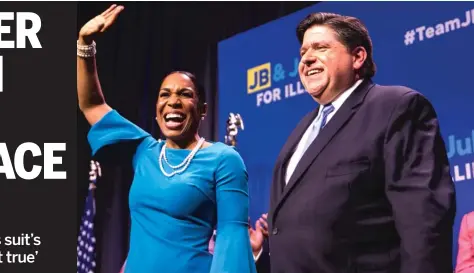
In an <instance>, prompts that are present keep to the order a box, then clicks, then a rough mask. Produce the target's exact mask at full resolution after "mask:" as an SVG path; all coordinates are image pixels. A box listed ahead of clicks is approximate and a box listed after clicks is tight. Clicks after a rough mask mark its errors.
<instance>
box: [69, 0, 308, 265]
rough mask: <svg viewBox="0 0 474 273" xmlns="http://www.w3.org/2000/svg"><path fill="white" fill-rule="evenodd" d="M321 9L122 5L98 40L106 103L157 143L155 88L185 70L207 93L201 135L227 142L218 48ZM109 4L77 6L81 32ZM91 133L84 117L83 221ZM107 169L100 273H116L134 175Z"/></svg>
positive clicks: (100, 200) (100, 214) (102, 183)
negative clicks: (220, 111) (220, 110)
mask: <svg viewBox="0 0 474 273" xmlns="http://www.w3.org/2000/svg"><path fill="white" fill-rule="evenodd" d="M316 3H317V2H144V3H136V2H120V3H118V4H121V5H124V6H125V10H124V11H123V12H122V13H121V14H120V16H119V18H118V20H117V21H116V23H115V24H114V25H113V26H112V27H111V28H110V29H109V30H108V31H107V32H106V33H104V34H103V35H101V36H100V37H99V38H98V39H97V40H96V42H97V50H98V52H97V64H98V69H99V77H100V80H101V83H102V88H103V91H104V94H105V97H106V100H107V102H108V103H109V104H110V105H111V106H112V107H114V108H115V109H117V110H118V111H119V112H120V113H121V114H122V115H124V116H125V117H126V118H128V119H129V120H131V121H132V122H134V123H135V124H137V125H138V126H140V127H142V128H143V129H145V130H146V131H148V132H150V133H152V134H154V135H155V136H156V137H160V133H159V130H158V126H157V125H156V123H155V107H154V105H155V100H156V95H157V89H158V87H159V86H160V82H161V80H162V79H163V78H164V76H165V75H166V74H168V73H169V72H171V71H173V70H188V71H190V72H193V73H194V74H195V75H196V76H197V77H198V79H200V81H201V82H202V84H203V85H204V86H205V88H206V94H207V95H206V97H207V102H208V104H209V114H208V116H207V118H206V120H205V121H204V123H203V124H202V127H201V135H202V136H204V137H205V138H207V139H210V140H213V141H223V140H221V139H216V131H217V124H216V114H217V107H218V105H217V98H218V90H217V43H218V42H219V41H220V40H223V39H226V38H229V37H231V36H233V35H235V34H238V33H240V32H243V31H246V30H249V29H251V28H253V27H257V26H259V25H261V24H264V23H267V22H269V21H271V20H275V19H277V18H279V17H282V16H285V15H287V14H289V13H292V12H295V11H297V10H299V9H302V8H304V7H307V6H309V5H313V4H316ZM111 4H112V3H111V2H109V3H97V2H93V3H89V2H79V4H78V16H77V20H78V26H77V27H78V29H77V32H78V31H79V29H80V27H81V26H82V25H84V24H85V23H86V22H87V21H88V20H90V19H92V18H93V17H94V16H96V15H98V14H100V13H101V12H102V11H104V10H105V9H107V8H108V7H109V6H110V5H111ZM302 19H303V18H302ZM295 27H296V26H295ZM295 39H296V34H295ZM221 125H222V124H221ZM88 129H89V125H88V124H87V123H86V121H85V119H84V118H83V116H82V115H81V114H80V113H79V114H78V139H79V149H78V151H79V191H78V192H79V198H78V202H79V204H78V220H79V219H80V217H81V214H82V209H83V205H84V200H85V195H86V193H87V185H88V171H89V160H90V159H91V158H90V149H89V146H88V144H87V139H86V135H87V131H88ZM102 170H103V176H102V178H101V179H99V181H98V188H97V192H96V200H97V216H96V232H97V237H98V238H97V239H98V240H97V241H98V245H97V248H98V250H99V253H98V255H99V256H98V266H99V270H98V271H96V272H100V273H117V272H118V271H119V269H120V266H121V264H122V261H123V260H124V259H125V256H126V251H127V249H128V242H127V239H128V213H129V212H128V189H129V186H130V182H131V179H132V174H131V168H130V166H128V165H122V166H120V165H118V166H107V165H104V164H102ZM81 181H82V182H83V183H81Z"/></svg>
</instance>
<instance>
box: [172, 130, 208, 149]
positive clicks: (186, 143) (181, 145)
mask: <svg viewBox="0 0 474 273" xmlns="http://www.w3.org/2000/svg"><path fill="white" fill-rule="evenodd" d="M199 139H200V136H199V135H198V134H195V135H194V136H193V137H192V138H187V139H186V138H185V139H180V140H171V139H166V147H168V148H172V149H188V150H192V149H193V148H194V147H195V146H196V144H197V143H198V141H199Z"/></svg>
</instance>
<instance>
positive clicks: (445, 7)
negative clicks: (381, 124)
mask: <svg viewBox="0 0 474 273" xmlns="http://www.w3.org/2000/svg"><path fill="white" fill-rule="evenodd" d="M319 11H325V12H335V13H340V14H344V15H350V16H355V17H358V18H360V19H361V20H362V21H363V22H364V23H365V24H366V26H367V28H368V30H369V34H370V36H371V38H372V41H373V45H374V59H375V62H376V65H377V74H376V76H375V77H374V78H373V80H374V82H375V83H378V84H381V85H404V86H408V87H410V88H412V89H415V90H417V91H419V92H421V93H422V94H424V95H425V96H426V97H427V98H428V99H429V100H430V101H431V102H432V104H433V106H434V107H435V109H436V111H437V114H438V116H439V121H440V125H441V131H442V135H443V138H444V140H445V142H446V148H447V151H448V156H449V160H450V163H451V173H452V177H453V181H454V182H455V184H456V191H457V217H456V221H455V226H454V230H455V234H454V238H453V239H454V251H453V257H455V256H456V254H457V240H458V231H459V224H460V220H461V218H462V216H463V215H464V214H466V213H468V212H470V211H474V201H473V200H474V197H473V196H474V122H473V120H474V107H473V102H474V77H473V71H474V69H473V65H474V50H472V49H473V45H474V4H473V3H472V2H322V3H318V4H315V5H313V6H311V7H308V8H306V9H303V10H300V11H298V12H296V13H293V14H291V15H288V16H286V17H283V18H280V19H278V20H275V21H272V22H270V23H267V24H265V25H262V26H259V27H257V28H254V29H251V30H249V31H247V32H244V33H241V34H238V35H236V36H234V37H231V38H229V39H227V40H224V41H221V42H220V43H219V47H218V54H219V55H218V74H219V78H218V80H219V83H218V88H219V137H220V138H221V139H223V138H224V136H225V134H226V126H225V125H226V120H227V119H228V117H229V114H230V113H234V114H235V113H238V114H240V116H241V117H242V120H243V122H244V130H243V131H241V132H239V134H238V145H237V149H238V151H239V153H240V154H241V155H242V157H243V159H244V160H245V163H246V165H247V168H248V171H249V177H250V181H249V190H250V198H251V203H250V205H251V218H252V219H256V218H257V217H259V215H260V214H261V213H265V212H267V210H268V205H269V191H270V184H271V179H272V170H273V167H274V164H275V161H276V158H277V156H278V154H279V152H280V149H281V148H282V146H283V145H284V143H285V141H286V139H287V137H288V136H289V135H290V133H291V131H292V130H293V129H294V128H295V127H296V125H297V123H298V122H299V121H300V120H301V118H302V117H303V116H304V115H305V114H307V113H308V112H310V111H312V110H313V109H315V108H316V107H317V104H316V103H315V101H314V100H313V99H312V98H311V97H310V96H309V95H308V94H306V91H305V90H304V87H303V85H302V84H301V81H300V79H299V75H298V73H297V65H298V62H299V59H300V58H299V47H300V45H299V42H298V40H297V38H296V26H297V24H298V23H299V22H300V21H301V20H302V19H303V18H304V17H306V16H307V15H308V14H309V13H312V12H319Z"/></svg>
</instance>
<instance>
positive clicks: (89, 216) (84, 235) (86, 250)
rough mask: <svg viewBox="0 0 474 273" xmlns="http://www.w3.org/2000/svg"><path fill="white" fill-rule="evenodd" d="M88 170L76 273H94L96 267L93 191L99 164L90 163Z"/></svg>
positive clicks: (98, 173) (99, 172) (98, 174)
mask: <svg viewBox="0 0 474 273" xmlns="http://www.w3.org/2000/svg"><path fill="white" fill-rule="evenodd" d="M90 168H91V169H90V172H89V181H90V183H89V193H88V194H87V198H86V204H85V208H84V215H83V216H82V219H81V227H80V230H79V236H78V238H77V240H78V242H77V273H94V272H95V267H96V261H95V257H96V253H95V236H94V217H95V201H94V189H95V183H96V181H97V176H101V170H100V165H99V163H98V162H96V161H91V164H90Z"/></svg>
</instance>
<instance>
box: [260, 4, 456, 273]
mask: <svg viewBox="0 0 474 273" xmlns="http://www.w3.org/2000/svg"><path fill="white" fill-rule="evenodd" d="M297 36H298V39H299V41H300V42H301V62H300V65H299V74H300V78H301V81H302V83H303V85H304V86H305V89H306V90H307V92H308V93H309V94H310V95H311V96H312V97H313V98H314V100H315V101H316V102H317V103H318V104H319V105H320V106H319V107H318V108H316V109H315V110H314V111H312V112H311V113H309V114H308V115H307V116H305V117H304V118H303V119H302V120H301V122H300V123H299V124H298V125H297V126H296V128H295V130H294V131H293V132H292V133H291V135H290V136H289V138H288V140H287V142H286V144H285V145H284V146H283V148H282V150H281V153H280V155H279V157H278V159H277V162H276V166H275V169H274V173H273V175H274V178H273V184H272V190H271V198H270V200H271V201H270V211H269V218H268V224H269V231H270V237H269V241H270V253H271V256H270V262H271V269H272V273H349V272H354V273H356V272H357V273H365V272H367V273H368V272H377V273H448V272H452V271H453V268H452V225H453V221H454V215H455V192H454V185H453V181H452V178H451V175H450V170H449V162H448V159H447V155H446V151H445V145H444V142H443V139H442V138H441V136H440V127H439V123H438V119H437V116H436V113H435V110H434V109H433V107H432V105H431V104H430V102H429V101H428V100H427V99H426V98H425V97H424V96H423V95H422V94H420V93H418V92H416V91H414V90H412V89H410V88H408V87H403V86H380V85H377V84H375V83H373V82H372V81H371V78H372V77H373V76H374V74H375V70H376V69H375V64H374V61H373V56H372V42H371V39H370V37H369V34H368V31H367V29H366V28H365V26H364V25H363V23H362V22H360V21H359V20H358V19H357V18H353V17H347V16H341V15H337V14H329V13H315V14H311V15H309V16H308V17H306V18H305V19H304V20H303V21H302V22H301V23H300V24H299V25H298V27H297ZM407 65H409V64H407ZM427 80H428V79H427Z"/></svg>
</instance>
